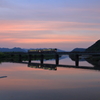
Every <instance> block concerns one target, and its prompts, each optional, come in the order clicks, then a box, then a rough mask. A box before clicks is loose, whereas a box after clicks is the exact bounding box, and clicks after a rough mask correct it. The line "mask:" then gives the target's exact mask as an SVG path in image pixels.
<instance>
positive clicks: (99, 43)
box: [0, 40, 100, 52]
mask: <svg viewBox="0 0 100 100" xmlns="http://www.w3.org/2000/svg"><path fill="white" fill-rule="evenodd" d="M30 49H35V48H30ZM30 49H22V48H19V47H14V48H11V49H9V48H0V52H27V51H28V50H30ZM38 49H46V48H38ZM47 49H48V48H47ZM57 52H66V51H64V50H61V49H57ZM72 52H100V40H98V41H97V42H95V43H94V44H93V45H91V46H90V47H88V48H75V49H73V50H72Z"/></svg>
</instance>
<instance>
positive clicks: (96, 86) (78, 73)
mask: <svg viewBox="0 0 100 100" xmlns="http://www.w3.org/2000/svg"><path fill="white" fill-rule="evenodd" d="M32 62H34V61H32ZM35 62H39V61H35ZM45 63H51V64H54V63H55V61H54V60H49V61H45ZM60 64H67V65H68V64H69V65H74V64H75V62H74V61H71V60H70V59H69V58H68V57H66V58H65V59H61V60H60ZM80 65H81V66H90V67H93V66H92V65H91V64H89V63H87V62H83V61H82V62H80ZM0 100H100V71H98V70H89V69H88V70H87V69H77V68H67V67H66V68H65V67H57V70H49V69H43V68H34V67H33V68H31V67H29V66H28V65H27V64H21V63H11V62H4V63H2V64H0Z"/></svg>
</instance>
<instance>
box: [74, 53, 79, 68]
mask: <svg viewBox="0 0 100 100" xmlns="http://www.w3.org/2000/svg"><path fill="white" fill-rule="evenodd" d="M75 66H79V55H78V54H77V55H76V56H75Z"/></svg>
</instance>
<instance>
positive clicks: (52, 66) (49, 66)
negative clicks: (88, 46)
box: [23, 63, 100, 71]
mask: <svg viewBox="0 0 100 100" xmlns="http://www.w3.org/2000/svg"><path fill="white" fill-rule="evenodd" d="M23 64H24V63H23ZM25 64H28V67H31V68H39V69H40V68H43V69H48V70H57V67H64V68H76V69H88V70H98V71H100V67H90V66H74V65H60V64H59V65H56V64H41V63H25Z"/></svg>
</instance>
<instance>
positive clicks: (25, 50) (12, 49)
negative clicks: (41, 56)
mask: <svg viewBox="0 0 100 100" xmlns="http://www.w3.org/2000/svg"><path fill="white" fill-rule="evenodd" d="M31 49H35V48H30V49H22V48H19V47H14V48H11V49H9V48H0V52H28V50H31ZM39 49H47V48H39ZM57 52H65V51H64V50H61V49H57Z"/></svg>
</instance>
